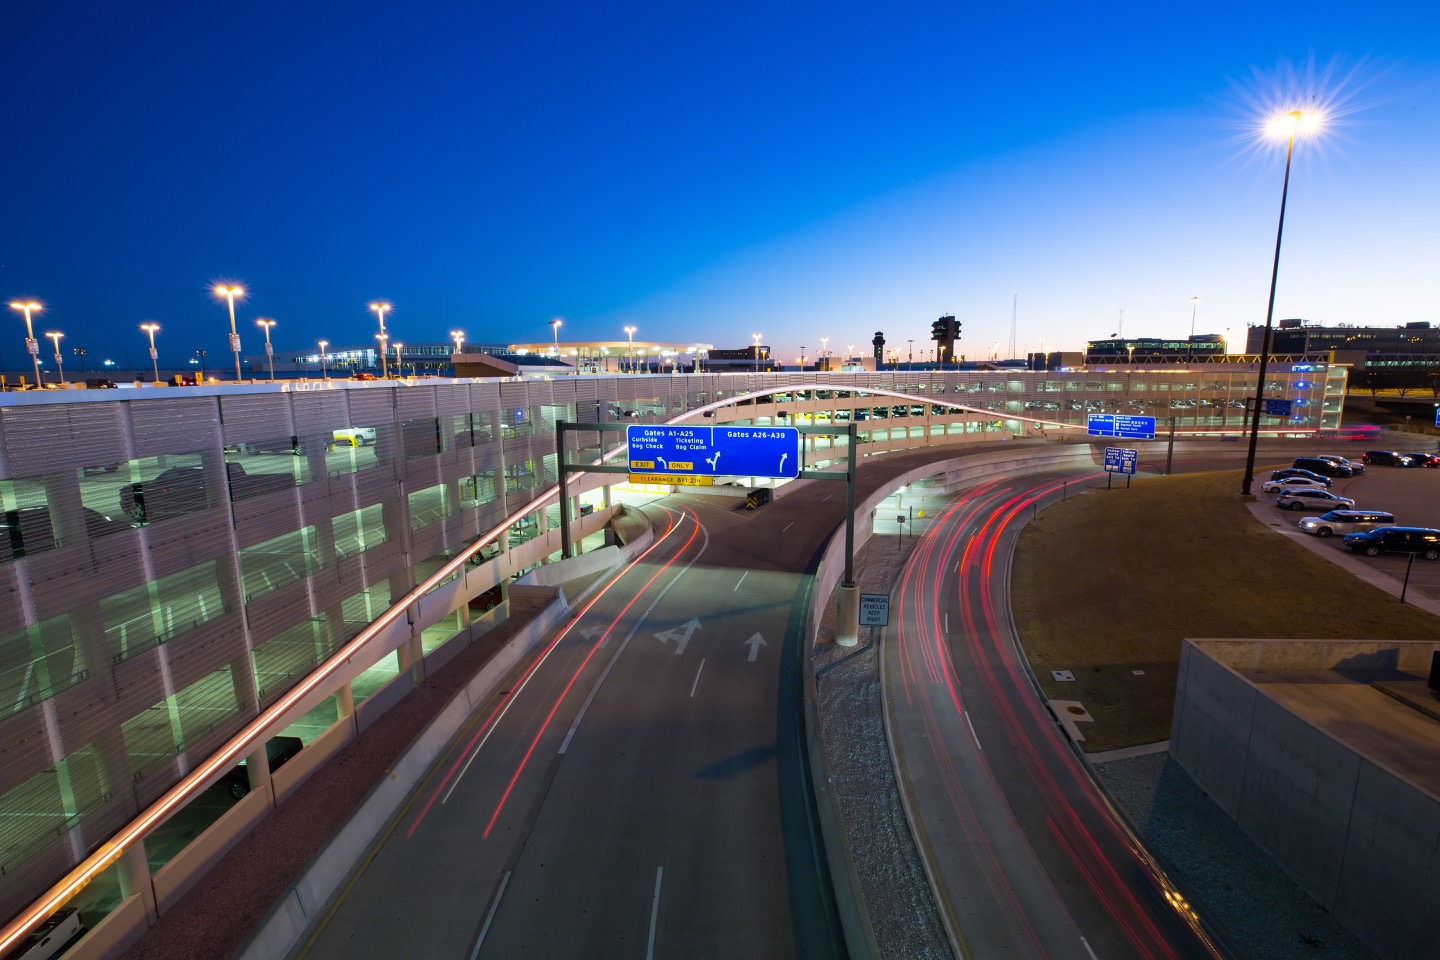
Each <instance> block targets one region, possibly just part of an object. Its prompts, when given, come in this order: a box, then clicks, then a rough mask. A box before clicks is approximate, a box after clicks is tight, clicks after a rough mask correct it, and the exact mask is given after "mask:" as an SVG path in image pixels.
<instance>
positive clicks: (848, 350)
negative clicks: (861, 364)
mask: <svg viewBox="0 0 1440 960" xmlns="http://www.w3.org/2000/svg"><path fill="white" fill-rule="evenodd" d="M854 359H855V344H853V343H847V344H845V362H846V363H849V362H850V361H851V360H854Z"/></svg>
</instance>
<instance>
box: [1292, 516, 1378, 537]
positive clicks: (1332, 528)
mask: <svg viewBox="0 0 1440 960" xmlns="http://www.w3.org/2000/svg"><path fill="white" fill-rule="evenodd" d="M1393 526H1395V515H1394V514H1392V513H1387V512H1385V511H1384V510H1331V511H1330V512H1329V513H1323V514H1321V515H1320V516H1318V517H1301V518H1300V529H1301V530H1302V531H1303V532H1305V533H1312V534H1314V535H1315V536H1317V537H1333V536H1335V535H1336V534H1339V535H1341V536H1344V535H1345V534H1347V533H1360V532H1361V531H1364V530H1373V529H1375V528H1376V527H1393Z"/></svg>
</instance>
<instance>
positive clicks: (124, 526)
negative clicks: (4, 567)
mask: <svg viewBox="0 0 1440 960" xmlns="http://www.w3.org/2000/svg"><path fill="white" fill-rule="evenodd" d="M80 513H81V516H82V517H83V518H84V520H85V535H86V536H87V537H88V538H90V539H92V540H93V539H94V538H96V537H103V536H105V535H106V534H110V533H118V532H120V531H121V530H129V529H131V525H130V523H129V522H128V521H126V520H123V519H114V518H111V517H107V516H105V514H103V513H101V512H99V511H98V510H91V509H90V508H89V507H81V508H80ZM58 545H59V544H58V543H57V541H56V537H55V527H54V525H53V524H52V523H51V519H50V508H49V507H25V508H23V509H21V510H6V511H5V512H4V513H0V561H5V560H19V559H20V558H21V557H24V556H27V555H29V554H35V553H43V552H44V551H46V550H54V549H55V548H56V547H57V546H58Z"/></svg>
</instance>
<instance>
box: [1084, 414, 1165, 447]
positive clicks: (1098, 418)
mask: <svg viewBox="0 0 1440 960" xmlns="http://www.w3.org/2000/svg"><path fill="white" fill-rule="evenodd" d="M1086 432H1087V433H1088V434H1089V435H1090V436H1092V437H1122V438H1124V439H1127V440H1154V439H1155V418H1154V417H1127V416H1124V415H1123V414H1119V413H1092V414H1090V416H1089V417H1088V419H1087V422H1086Z"/></svg>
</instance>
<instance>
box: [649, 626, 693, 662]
mask: <svg viewBox="0 0 1440 960" xmlns="http://www.w3.org/2000/svg"><path fill="white" fill-rule="evenodd" d="M699 629H700V618H699V617H691V618H690V622H689V623H687V624H685V627H684V629H681V630H666V631H665V632H664V633H657V634H655V639H656V640H659V641H660V642H661V643H669V642H670V641H671V640H674V641H675V656H677V657H678V656H680V655H681V654H682V653H684V652H685V645H686V644H687V643H689V642H690V635H691V634H693V633H694V632H695V631H696V630H699Z"/></svg>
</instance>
